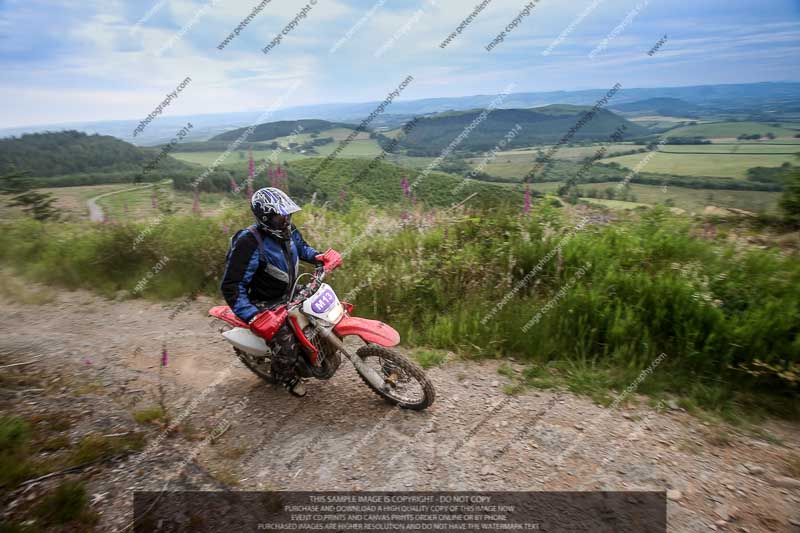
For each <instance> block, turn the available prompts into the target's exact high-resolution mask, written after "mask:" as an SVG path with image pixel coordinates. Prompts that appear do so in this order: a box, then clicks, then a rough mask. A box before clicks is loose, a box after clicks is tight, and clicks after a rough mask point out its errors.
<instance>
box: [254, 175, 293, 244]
mask: <svg viewBox="0 0 800 533" xmlns="http://www.w3.org/2000/svg"><path fill="white" fill-rule="evenodd" d="M250 209H251V210H252V211H253V215H254V216H255V217H256V221H257V222H258V224H259V225H260V226H261V227H263V228H264V229H266V230H268V231H270V232H273V233H275V230H276V228H272V227H270V225H269V224H268V222H269V220H270V216H271V215H283V216H285V217H286V218H287V220H290V219H291V216H292V213H296V212H297V211H300V209H301V208H300V206H299V205H297V204H296V203H294V201H293V200H292V199H291V198H289V195H288V194H286V193H285V192H283V191H282V190H280V189H276V188H275V187H264V188H263V189H259V190H257V191H256V192H255V193H253V197H252V198H250ZM279 233H281V232H280V231H278V232H277V233H276V235H277V234H279Z"/></svg>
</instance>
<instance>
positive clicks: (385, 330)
mask: <svg viewBox="0 0 800 533" xmlns="http://www.w3.org/2000/svg"><path fill="white" fill-rule="evenodd" d="M333 332H334V333H336V335H338V336H339V337H346V336H348V335H358V336H359V337H361V338H362V339H364V341H365V342H374V343H375V344H380V345H381V346H386V347H391V346H397V345H398V344H400V334H399V333H397V331H396V330H395V329H394V328H393V327H392V326H389V325H387V324H384V323H383V322H380V321H378V320H370V319H368V318H358V317H354V316H346V315H345V317H344V318H343V319H342V320H340V321H339V323H338V324H336V326H335V327H334V328H333Z"/></svg>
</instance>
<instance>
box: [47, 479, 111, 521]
mask: <svg viewBox="0 0 800 533" xmlns="http://www.w3.org/2000/svg"><path fill="white" fill-rule="evenodd" d="M34 513H35V515H36V516H37V517H38V518H39V520H40V521H41V522H42V523H43V524H45V525H49V526H56V525H62V524H67V523H70V522H76V523H78V524H82V525H93V524H95V523H96V522H97V520H98V518H99V517H98V515H97V514H96V513H94V512H93V511H91V509H90V508H89V498H88V496H87V495H86V486H85V485H84V484H83V483H81V482H79V481H65V482H63V483H61V484H60V485H59V486H58V487H56V488H55V490H53V491H52V492H50V493H49V494H47V495H45V496H44V497H43V498H42V499H41V501H40V502H39V503H38V504H37V505H36V507H35V510H34Z"/></svg>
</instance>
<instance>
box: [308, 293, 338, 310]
mask: <svg viewBox="0 0 800 533" xmlns="http://www.w3.org/2000/svg"><path fill="white" fill-rule="evenodd" d="M335 301H336V296H335V295H334V294H333V291H332V290H331V289H330V288H326V289H325V290H323V291H320V292H318V293H317V294H315V295H314V300H313V301H312V302H311V309H312V310H313V311H314V312H315V313H319V314H322V313H324V312H325V311H327V310H328V309H330V307H331V305H333V303H334V302H335Z"/></svg>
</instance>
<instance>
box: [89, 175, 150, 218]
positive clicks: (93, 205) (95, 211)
mask: <svg viewBox="0 0 800 533" xmlns="http://www.w3.org/2000/svg"><path fill="white" fill-rule="evenodd" d="M153 185H154V184H153V183H150V184H147V185H142V186H139V187H131V188H129V189H122V190H120V191H110V192H106V193H103V194H98V195H97V196H94V197H92V198H89V199H88V200H87V201H86V207H87V208H88V209H89V220H91V221H92V222H102V221H103V208H102V207H100V205H99V204H98V203H97V200H99V199H100V198H105V197H106V196H112V195H114V194H120V193H123V192H129V191H135V190H137V189H144V188H147V187H152V186H153Z"/></svg>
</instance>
